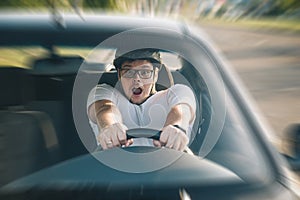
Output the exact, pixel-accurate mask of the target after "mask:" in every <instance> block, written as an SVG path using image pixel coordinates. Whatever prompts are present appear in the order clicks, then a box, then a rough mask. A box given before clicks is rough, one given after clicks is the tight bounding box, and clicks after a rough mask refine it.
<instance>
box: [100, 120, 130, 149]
mask: <svg viewBox="0 0 300 200" xmlns="http://www.w3.org/2000/svg"><path fill="white" fill-rule="evenodd" d="M126 130H128V128H127V127H126V126H125V125H124V124H122V123H115V124H112V125H109V126H107V127H105V128H103V129H102V130H100V132H99V135H98V136H97V140H98V142H99V143H100V145H101V147H102V148H103V149H104V150H106V149H110V148H113V147H120V146H121V145H125V146H126V147H127V146H129V145H131V144H132V143H133V140H132V139H130V140H127V138H126Z"/></svg>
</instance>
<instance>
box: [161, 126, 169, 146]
mask: <svg viewBox="0 0 300 200" xmlns="http://www.w3.org/2000/svg"><path fill="white" fill-rule="evenodd" d="M168 137H169V133H168V131H167V130H165V129H163V131H162V133H161V135H160V138H159V141H160V142H161V143H162V144H163V145H164V144H167V142H168Z"/></svg>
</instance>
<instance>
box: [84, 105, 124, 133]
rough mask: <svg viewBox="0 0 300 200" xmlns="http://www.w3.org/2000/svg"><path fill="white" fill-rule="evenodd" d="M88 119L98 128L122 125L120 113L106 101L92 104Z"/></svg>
mask: <svg viewBox="0 0 300 200" xmlns="http://www.w3.org/2000/svg"><path fill="white" fill-rule="evenodd" d="M89 117H90V119H91V120H92V121H93V122H94V123H96V124H97V125H98V127H99V128H104V127H107V126H109V125H112V124H115V123H122V118H121V113H120V111H119V110H118V108H117V107H116V106H115V105H114V104H113V103H112V102H111V101H108V100H101V101H97V102H95V103H94V104H92V105H91V106H90V108H89Z"/></svg>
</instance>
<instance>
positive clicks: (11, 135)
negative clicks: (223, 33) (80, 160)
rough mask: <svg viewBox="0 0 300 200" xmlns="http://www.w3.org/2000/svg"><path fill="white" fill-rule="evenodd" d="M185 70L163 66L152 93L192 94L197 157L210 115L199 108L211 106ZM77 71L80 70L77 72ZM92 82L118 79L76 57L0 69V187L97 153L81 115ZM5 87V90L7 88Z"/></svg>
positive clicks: (50, 58) (193, 73) (185, 67)
mask: <svg viewBox="0 0 300 200" xmlns="http://www.w3.org/2000/svg"><path fill="white" fill-rule="evenodd" d="M99 65H101V64H99ZM189 65H190V64H189V63H188V62H183V66H182V68H181V69H179V70H174V71H170V70H169V69H168V67H166V66H163V67H162V69H161V70H160V72H159V79H158V82H157V89H158V90H162V89H165V88H167V87H170V86H171V85H173V84H174V83H175V84H176V83H182V84H186V85H188V86H190V87H191V88H192V89H193V90H194V94H195V96H196V97H197V105H198V106H201V108H200V107H198V110H197V115H196V116H197V117H196V120H195V122H196V123H195V125H194V129H193V137H195V136H197V137H198V138H197V139H195V140H193V142H192V143H191V144H190V148H191V150H192V151H194V152H197V151H198V150H199V145H201V138H203V137H205V134H200V132H201V133H202V132H204V129H205V128H207V126H208V123H209V121H210V115H209V113H210V112H211V111H210V110H209V109H210V106H202V104H203V103H205V104H208V103H209V101H210V100H209V95H208V92H207V91H205V89H204V88H205V85H204V82H203V81H202V80H200V79H194V77H195V76H197V73H198V72H196V71H191V67H190V66H189ZM80 67H81V69H84V70H80V71H79V69H80ZM99 68H103V66H102V67H99ZM91 76H97V77H101V78H100V80H99V83H108V84H111V85H115V84H116V82H117V78H118V77H117V72H116V71H115V70H114V69H110V70H107V71H99V70H95V65H94V64H89V63H88V62H85V60H84V58H82V57H81V56H60V55H55V54H50V55H49V56H45V57H42V58H38V59H35V60H32V62H31V69H24V68H18V67H16V66H7V67H1V68H0V87H1V92H2V94H3V95H2V98H1V100H0V103H1V105H0V106H1V111H0V120H1V128H0V131H1V134H0V135H1V137H0V138H2V140H0V142H1V143H2V144H1V145H2V146H1V147H3V149H5V151H1V155H0V159H1V163H2V164H1V167H0V174H1V177H2V178H1V182H0V186H1V185H4V184H6V183H8V182H10V181H12V180H15V179H17V178H19V177H22V176H25V175H27V174H30V173H32V172H34V171H37V170H40V169H42V168H45V167H47V166H51V165H53V164H55V163H58V162H60V161H63V160H67V159H70V158H74V157H76V156H79V155H82V154H86V153H88V152H91V151H93V150H94V149H95V148H96V147H97V146H96V140H95V137H94V134H93V132H92V130H91V128H90V127H89V124H88V118H87V115H85V114H82V113H86V110H85V109H86V106H85V105H86V101H87V96H88V93H89V91H90V89H92V88H93V87H94V86H95V83H93V82H91V81H90V80H91ZM182 77H184V78H182ZM198 77H199V75H198ZM75 80H76V81H77V82H78V83H82V82H84V83H85V84H84V86H82V88H80V84H78V85H79V86H78V87H79V88H78V89H77V91H80V94H78V95H77V97H81V99H80V100H78V101H77V102H79V104H81V106H80V108H79V109H77V111H78V112H79V113H80V115H81V118H80V120H81V121H83V122H84V123H83V124H85V125H84V126H81V127H76V125H75V124H74V117H75V115H76V113H75V114H74V113H73V111H72V106H74V104H72V93H73V86H74V83H75V82H76V81H75ZM191 80H193V81H191ZM75 84H76V83H75ZM7 85H9V86H10V87H6V86H7ZM200 86H202V87H200ZM87 87H88V88H87ZM75 106H77V105H75ZM202 109H206V110H205V111H203V110H202ZM200 119H201V120H200ZM198 122H200V123H198ZM80 129H83V130H80ZM78 132H84V133H85V136H84V137H81V136H80V134H78ZM200 137H201V138H200ZM14 154H16V155H14ZM15 158H17V159H15ZM20 166H22V167H20Z"/></svg>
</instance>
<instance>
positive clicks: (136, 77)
mask: <svg viewBox="0 0 300 200" xmlns="http://www.w3.org/2000/svg"><path fill="white" fill-rule="evenodd" d="M133 80H137V81H140V80H141V77H140V75H139V73H138V71H136V72H135V74H134V76H133Z"/></svg>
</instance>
